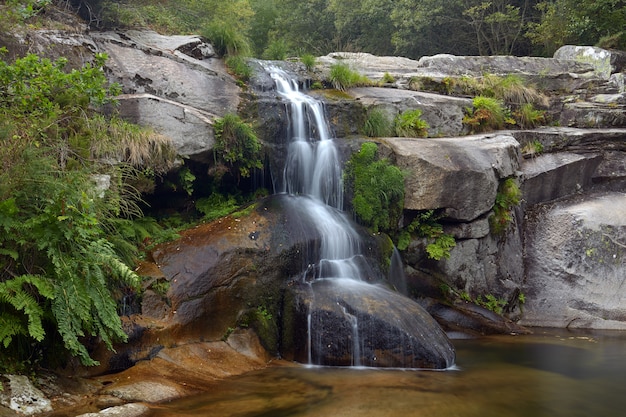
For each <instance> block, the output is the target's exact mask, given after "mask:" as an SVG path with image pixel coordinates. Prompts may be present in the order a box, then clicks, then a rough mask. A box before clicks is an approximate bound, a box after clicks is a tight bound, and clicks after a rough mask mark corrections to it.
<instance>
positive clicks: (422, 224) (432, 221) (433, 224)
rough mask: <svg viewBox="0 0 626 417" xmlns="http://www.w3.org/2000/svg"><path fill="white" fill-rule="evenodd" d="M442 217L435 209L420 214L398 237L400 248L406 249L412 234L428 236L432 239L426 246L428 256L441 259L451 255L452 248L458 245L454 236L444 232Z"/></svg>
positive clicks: (437, 259)
mask: <svg viewBox="0 0 626 417" xmlns="http://www.w3.org/2000/svg"><path fill="white" fill-rule="evenodd" d="M439 219H440V217H439V216H437V215H436V214H435V211H434V210H427V211H425V212H422V213H420V214H418V215H417V216H416V217H415V219H413V221H412V222H411V223H410V224H409V225H408V226H407V227H405V228H404V229H403V230H402V231H401V232H400V235H399V237H398V244H397V247H398V250H406V249H407V248H408V246H409V243H410V242H411V236H413V235H416V236H418V237H422V238H427V239H429V240H430V241H431V243H429V244H428V245H427V246H426V252H427V253H428V257H429V258H431V259H434V260H436V261H439V260H441V259H443V258H449V257H450V250H452V248H454V247H455V246H456V242H455V240H454V237H453V236H451V235H448V234H446V233H444V231H443V226H442V225H441V224H440V223H439Z"/></svg>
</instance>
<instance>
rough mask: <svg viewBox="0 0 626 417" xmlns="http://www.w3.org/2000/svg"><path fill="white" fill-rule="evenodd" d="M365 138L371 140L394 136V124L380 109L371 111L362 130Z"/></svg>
mask: <svg viewBox="0 0 626 417" xmlns="http://www.w3.org/2000/svg"><path fill="white" fill-rule="evenodd" d="M361 131H362V133H363V134H364V135H365V136H369V137H371V138H375V137H385V136H390V135H391V134H392V123H391V121H390V120H389V118H388V117H387V115H386V114H385V113H384V112H383V111H382V110H379V109H371V110H370V111H369V112H368V113H367V120H365V123H364V124H363V128H362V129H361Z"/></svg>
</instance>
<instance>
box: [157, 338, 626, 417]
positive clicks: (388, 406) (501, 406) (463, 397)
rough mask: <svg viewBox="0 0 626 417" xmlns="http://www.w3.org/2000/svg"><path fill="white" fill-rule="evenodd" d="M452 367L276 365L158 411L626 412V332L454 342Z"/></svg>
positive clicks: (596, 416) (603, 415) (496, 416)
mask: <svg viewBox="0 0 626 417" xmlns="http://www.w3.org/2000/svg"><path fill="white" fill-rule="evenodd" d="M454 345H455V347H456V350H457V367H456V369H454V370H447V371H415V370H410V371H409V370H381V369H350V368H307V367H303V366H291V365H289V366H275V367H270V368H267V369H264V370H262V371H258V372H253V373H249V374H246V375H242V376H238V377H234V378H230V379H227V380H224V381H219V382H217V383H216V384H215V386H214V387H211V389H210V391H209V392H208V393H206V394H203V395H200V396H196V397H192V398H187V399H184V400H179V401H175V402H171V403H167V404H161V405H160V406H157V407H155V408H154V410H153V411H154V414H153V415H154V416H157V417H174V416H177V417H183V416H219V417H261V416H263V417H282V416H296V417H298V416H302V417H304V416H307V417H308V416H316V417H317V416H319V417H322V416H324V417H329V416H341V417H352V416H355V417H356V416H359V417H386V416H389V417H391V416H394V417H398V416H402V417H408V416H415V417H452V416H455V417H491V416H493V417H509V416H511V417H543V416H546V417H548V416H549V417H559V416H563V417H577V416H579V417H610V416H623V415H626V333H625V332H594V333H582V332H559V333H555V332H554V331H545V332H544V331H541V330H535V334H533V335H525V336H497V337H486V338H481V339H473V340H455V341H454Z"/></svg>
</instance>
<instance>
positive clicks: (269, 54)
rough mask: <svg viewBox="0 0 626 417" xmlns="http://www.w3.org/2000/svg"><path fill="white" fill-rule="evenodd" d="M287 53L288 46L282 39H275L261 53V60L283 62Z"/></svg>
mask: <svg viewBox="0 0 626 417" xmlns="http://www.w3.org/2000/svg"><path fill="white" fill-rule="evenodd" d="M288 52H289V46H288V45H287V42H285V40H284V39H275V40H273V41H272V42H270V44H269V45H268V46H267V48H265V50H264V51H263V59H270V60H272V59H273V60H277V61H284V60H285V58H286V57H287V53H288Z"/></svg>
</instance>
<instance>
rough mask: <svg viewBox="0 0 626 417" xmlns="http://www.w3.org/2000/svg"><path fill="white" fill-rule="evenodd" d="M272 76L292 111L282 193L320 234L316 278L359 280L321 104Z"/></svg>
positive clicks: (356, 241) (354, 239) (355, 243)
mask: <svg viewBox="0 0 626 417" xmlns="http://www.w3.org/2000/svg"><path fill="white" fill-rule="evenodd" d="M270 74H271V76H272V78H273V79H274V81H275V83H276V87H277V91H278V93H279V94H280V95H281V96H282V97H284V98H285V100H286V101H287V103H288V106H289V109H288V113H289V122H290V123H289V130H290V132H289V136H290V142H289V147H288V152H287V158H286V161H285V167H284V170H283V184H282V189H281V190H280V191H281V192H284V193H287V194H289V195H290V196H293V197H294V198H296V201H294V202H293V204H294V205H296V206H297V207H298V210H299V212H300V213H302V215H303V216H307V217H308V218H309V219H310V220H311V223H312V224H313V225H315V227H316V228H317V230H318V232H319V236H320V250H319V259H318V260H314V264H312V265H311V267H312V268H313V269H314V270H315V271H316V275H315V277H314V278H316V279H321V278H337V277H348V278H352V279H357V280H360V279H361V275H362V274H363V273H364V271H363V270H362V269H363V267H364V266H365V262H363V261H360V260H359V259H360V258H361V256H360V238H359V235H358V233H357V232H356V231H355V230H354V228H353V227H352V225H351V224H350V222H349V221H348V219H347V218H346V216H345V214H344V213H342V212H341V210H342V209H343V182H342V168H341V162H340V159H339V151H338V150H337V147H336V146H335V142H334V140H333V139H332V138H331V135H330V131H329V128H328V124H327V123H326V118H325V116H324V108H323V106H322V103H321V102H319V101H318V100H315V99H314V98H313V97H311V96H309V95H306V94H303V93H302V92H301V91H300V90H299V88H298V84H297V82H296V81H295V80H293V79H290V78H289V76H288V75H287V74H286V73H285V72H284V71H282V70H280V69H277V68H272V69H271V70H270ZM307 272H310V270H309V271H307Z"/></svg>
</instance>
